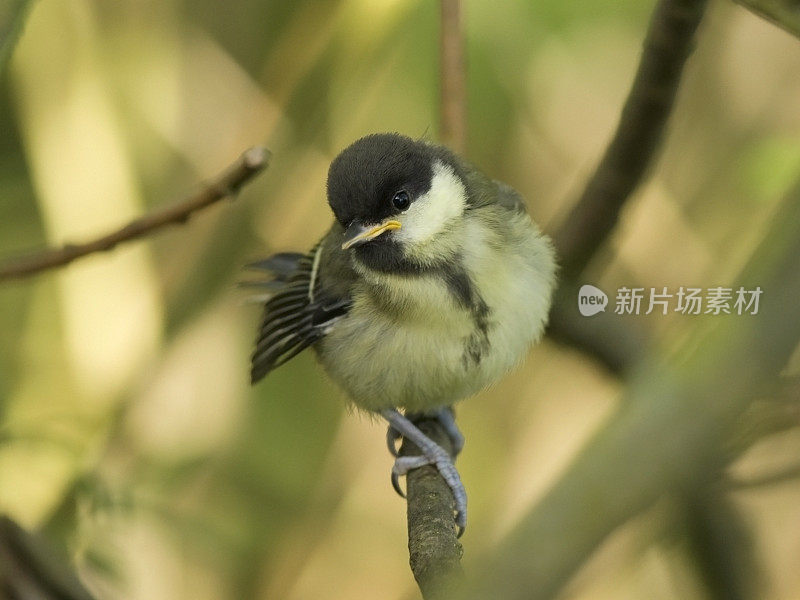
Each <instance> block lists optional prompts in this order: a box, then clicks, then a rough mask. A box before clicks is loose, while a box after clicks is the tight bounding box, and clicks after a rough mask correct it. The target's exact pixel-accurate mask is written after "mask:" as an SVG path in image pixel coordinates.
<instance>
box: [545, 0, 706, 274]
mask: <svg viewBox="0 0 800 600" xmlns="http://www.w3.org/2000/svg"><path fill="white" fill-rule="evenodd" d="M705 8H706V2H705V0H660V1H659V2H658V3H657V4H656V7H655V10H654V12H653V16H652V18H651V20H650V27H649V29H648V32H647V36H646V37H645V41H644V50H643V52H642V57H641V59H640V61H639V68H638V69H637V71H636V77H635V78H634V80H633V85H632V87H631V91H630V93H629V94H628V98H627V100H626V101H625V106H624V107H623V108H622V114H621V115H620V119H619V124H618V125H617V130H616V132H615V133H614V136H613V138H612V140H611V142H610V143H609V145H608V147H607V148H606V151H605V153H604V154H603V158H602V159H601V161H600V164H599V165H598V166H597V169H596V170H595V172H594V174H593V175H592V177H591V178H590V179H589V183H588V184H587V185H586V188H585V189H584V191H583V194H582V195H581V197H580V198H579V199H578V201H577V203H576V204H575V205H574V206H573V208H572V210H571V211H570V213H569V215H567V217H566V219H564V223H563V225H562V226H561V228H560V229H559V230H558V231H557V232H556V235H555V237H554V242H555V245H556V249H557V250H558V256H559V259H560V264H561V273H562V276H563V277H564V279H566V280H573V279H574V278H575V277H577V275H578V274H579V273H580V271H581V270H582V269H583V268H584V267H585V266H586V265H587V264H588V262H589V260H590V259H591V257H592V256H594V254H595V253H596V252H597V250H598V248H600V246H601V244H602V243H603V242H604V241H605V240H606V238H608V236H609V234H610V233H611V231H612V230H613V229H614V226H615V225H616V224H617V221H618V219H619V215H620V211H621V210H622V207H623V205H624V204H625V201H626V200H628V198H630V196H631V194H632V193H633V192H634V190H635V189H636V188H637V186H638V185H639V183H640V182H641V181H642V178H643V177H644V176H645V175H646V173H647V171H648V168H649V167H650V166H651V164H652V162H653V160H655V158H656V157H657V155H658V151H659V148H660V147H661V140H662V137H663V134H664V128H665V126H666V123H667V120H668V119H669V116H670V114H671V113H672V107H673V106H674V104H675V97H676V95H677V93H678V87H679V85H680V81H681V75H682V74H683V67H684V65H685V64H686V61H687V59H688V58H689V56H690V55H691V53H692V50H693V49H694V46H695V32H696V30H697V27H698V26H699V25H700V21H701V19H702V18H703V13H704V12H705Z"/></svg>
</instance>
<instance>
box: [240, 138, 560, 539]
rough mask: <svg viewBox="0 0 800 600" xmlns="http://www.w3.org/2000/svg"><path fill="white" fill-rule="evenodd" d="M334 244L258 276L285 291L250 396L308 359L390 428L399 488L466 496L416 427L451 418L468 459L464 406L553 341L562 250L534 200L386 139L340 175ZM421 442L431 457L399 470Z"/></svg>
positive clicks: (407, 143)
mask: <svg viewBox="0 0 800 600" xmlns="http://www.w3.org/2000/svg"><path fill="white" fill-rule="evenodd" d="M327 200H328V205H329V207H330V209H331V211H332V213H333V217H334V219H333V224H332V225H331V227H330V229H329V230H328V232H327V233H326V234H325V235H324V236H323V237H322V239H320V240H319V242H318V243H317V244H316V245H314V246H313V248H312V249H311V250H310V251H309V252H307V253H296V252H283V253H280V254H275V255H273V256H271V257H269V258H267V259H265V260H261V261H257V262H255V263H252V265H251V266H252V267H254V268H256V269H260V270H262V271H266V272H268V273H269V274H270V276H271V279H269V280H267V281H264V282H262V283H263V285H264V288H265V289H266V290H267V292H268V295H269V297H268V299H267V300H266V302H265V305H264V316H263V320H262V321H261V325H260V328H259V330H258V335H257V339H256V347H255V350H254V352H253V355H252V363H251V381H252V383H253V384H255V383H257V382H258V381H259V380H261V379H262V378H263V377H264V376H266V375H267V374H268V373H270V372H271V371H272V370H274V369H276V368H277V367H279V366H280V365H282V364H284V363H286V362H287V361H288V360H290V359H291V358H293V357H294V356H296V355H297V354H299V353H300V352H302V351H303V350H305V349H307V348H309V347H310V348H313V350H314V351H315V352H316V355H317V358H318V361H319V362H320V363H321V365H322V367H323V368H324V370H325V371H326V372H327V374H328V375H329V376H330V378H331V379H332V380H333V381H334V382H335V383H337V384H338V385H339V386H340V387H341V389H342V390H343V391H344V392H345V394H346V396H347V397H348V400H349V402H351V403H352V405H354V406H355V407H357V408H359V409H362V410H364V411H367V412H368V413H371V414H377V415H380V416H381V417H383V418H385V419H386V421H388V424H389V432H388V434H387V435H388V442H389V447H390V450H391V451H392V453H393V454H394V455H395V463H394V465H393V468H392V483H393V484H394V487H395V489H396V490H398V492H399V493H401V495H402V492H401V491H400V488H399V484H398V478H399V477H400V476H402V475H405V474H406V473H407V472H408V471H410V470H412V469H415V468H418V467H421V466H423V465H427V464H432V465H434V466H436V468H437V469H438V471H439V473H440V474H441V476H442V477H443V479H444V480H445V481H446V482H447V484H448V486H449V487H450V489H451V490H452V492H453V498H454V523H455V525H456V526H457V527H458V534H459V535H461V533H463V531H464V529H465V527H466V523H467V495H466V491H465V488H464V485H463V483H462V481H461V478H460V476H459V474H458V471H457V470H456V468H455V466H454V463H453V458H451V456H450V455H449V454H448V453H447V452H446V451H445V450H444V449H443V448H442V447H441V446H440V445H438V444H436V443H435V442H433V441H432V440H431V439H430V438H428V437H427V436H426V435H425V434H423V433H422V432H421V431H420V429H419V428H418V427H417V426H416V425H415V424H414V423H413V422H412V420H411V419H410V418H409V416H410V415H411V414H412V413H413V414H415V415H416V414H423V415H431V416H434V417H435V418H437V419H438V420H439V421H440V422H441V424H442V425H443V426H444V428H445V430H446V431H447V432H448V434H449V435H450V437H451V439H452V440H453V445H454V448H455V452H454V454H457V453H458V452H459V451H460V449H461V446H463V439H464V438H463V436H462V435H461V432H460V431H459V430H458V428H457V426H456V425H455V420H454V418H453V412H452V408H451V407H452V405H453V404H455V403H456V402H458V401H460V400H462V399H465V398H468V397H470V396H474V395H475V394H477V393H478V392H480V391H481V390H483V389H485V388H487V387H489V386H491V385H492V384H494V383H495V382H496V381H498V380H499V379H500V378H501V377H503V375H505V374H506V373H507V372H509V371H510V370H511V369H513V368H514V367H515V366H516V365H517V364H518V363H519V362H521V361H522V359H523V358H524V357H525V356H526V355H527V353H528V350H529V348H530V347H531V346H532V345H533V344H534V343H536V342H537V341H538V340H539V339H540V338H541V337H542V335H543V331H544V329H545V326H546V324H547V320H548V314H549V309H550V304H551V301H552V295H553V288H554V287H555V282H556V272H557V265H556V257H555V251H554V249H553V245H552V243H551V241H550V239H549V238H548V237H547V236H546V235H545V234H543V233H542V232H541V230H540V229H539V228H538V226H537V225H536V224H535V223H534V221H533V220H532V219H531V217H530V216H529V214H528V212H527V210H526V206H525V202H524V200H523V198H522V197H521V195H520V194H519V193H518V192H516V191H515V190H514V189H513V188H512V187H510V186H509V185H507V184H505V183H502V182H499V181H495V180H493V179H491V178H490V177H488V176H486V175H484V174H483V173H482V172H481V171H480V170H478V169H477V168H476V167H474V166H473V165H472V164H470V163H469V162H467V161H466V160H465V159H463V158H462V157H460V156H459V155H457V154H456V153H454V152H453V151H451V150H449V149H448V148H447V147H445V146H443V145H439V144H436V143H433V142H431V141H428V140H424V139H414V138H411V137H408V136H405V135H402V134H399V133H375V134H370V135H367V136H365V137H362V138H360V139H358V140H356V141H355V142H353V143H352V144H351V145H349V146H348V147H346V148H345V149H344V150H342V151H341V152H340V153H339V154H338V155H337V156H336V157H335V158H334V160H333V161H332V162H331V164H330V167H329V170H328V177H327ZM399 437H404V438H408V439H409V440H410V441H412V442H414V443H415V444H416V445H417V447H418V448H419V449H420V451H421V453H422V454H421V455H420V456H397V452H396V450H395V441H396V440H397V439H398V438H399Z"/></svg>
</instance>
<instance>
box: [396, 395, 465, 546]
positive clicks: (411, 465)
mask: <svg viewBox="0 0 800 600" xmlns="http://www.w3.org/2000/svg"><path fill="white" fill-rule="evenodd" d="M381 415H382V416H383V418H384V419H386V420H387V421H388V422H389V425H390V426H391V428H392V429H394V430H395V431H397V432H398V433H399V434H400V435H402V436H403V437H404V438H406V439H408V440H410V441H411V442H413V443H414V445H415V446H417V448H419V449H420V452H422V455H421V456H398V457H397V459H396V460H395V462H394V467H392V485H393V486H394V489H395V490H397V491H398V492H400V484H399V483H398V479H399V478H400V477H401V476H403V475H405V474H406V473H408V472H409V471H411V470H412V469H417V468H419V467H423V466H425V465H435V466H436V468H437V469H438V471H439V474H440V475H441V476H442V479H444V481H445V483H447V485H448V486H449V487H450V490H451V491H452V492H453V499H454V500H455V507H456V525H458V527H459V535H461V534H462V533H463V532H464V529H465V528H466V526H467V492H466V490H465V489H464V484H463V483H461V477H460V476H459V474H458V471H457V470H456V467H455V465H454V464H453V459H452V458H450V455H449V454H448V453H447V452H446V451H445V450H444V449H443V448H442V447H441V446H439V445H438V444H437V443H435V442H434V441H432V440H431V439H430V438H429V437H428V436H426V435H425V434H424V433H422V431H420V430H419V428H418V427H417V426H416V425H414V423H412V422H411V421H410V420H409V419H407V418H406V417H404V416H403V415H402V414H400V412H399V411H397V410H395V409H386V410H382V411H381ZM400 493H401V495H402V492H400Z"/></svg>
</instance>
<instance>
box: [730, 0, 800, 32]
mask: <svg viewBox="0 0 800 600" xmlns="http://www.w3.org/2000/svg"><path fill="white" fill-rule="evenodd" d="M735 1H736V2H737V3H738V4H741V5H742V6H744V7H746V8H748V9H750V10H751V11H753V12H754V13H755V14H757V15H758V16H760V17H763V18H764V19H766V20H767V21H769V22H770V23H772V24H774V25H777V26H778V27H780V28H781V29H784V30H786V31H788V32H789V33H791V34H792V35H793V36H795V37H800V5H799V4H798V2H797V0H735Z"/></svg>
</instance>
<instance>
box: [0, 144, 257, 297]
mask: <svg viewBox="0 0 800 600" xmlns="http://www.w3.org/2000/svg"><path fill="white" fill-rule="evenodd" d="M269 156H270V153H269V151H268V150H267V149H266V148H262V147H254V148H250V149H249V150H247V151H246V152H245V153H244V154H242V156H241V157H240V158H239V160H237V161H236V162H235V163H234V164H232V165H231V166H229V167H228V168H227V169H226V170H225V171H223V172H222V173H220V174H219V175H218V176H217V177H216V178H215V179H213V180H212V181H211V182H210V183H209V184H207V185H206V186H204V187H203V188H202V189H201V190H200V191H199V192H197V193H196V194H194V195H192V196H190V197H189V198H187V199H186V200H184V201H182V202H178V203H177V204H173V205H172V206H167V207H166V208H163V209H160V210H156V211H153V212H152V213H150V214H147V215H144V216H143V217H140V218H138V219H136V220H134V221H131V222H130V223H128V224H127V225H125V226H124V227H122V228H121V229H117V230H116V231H113V232H111V233H109V234H107V235H104V236H102V237H99V238H97V239H95V240H92V241H90V242H86V243H83V244H66V245H64V246H62V247H60V248H52V249H49V250H44V251H42V252H39V253H36V254H32V255H30V256H25V257H21V258H17V259H14V260H9V261H7V262H6V263H5V264H4V265H3V266H0V282H2V281H6V280H9V279H19V278H22V277H28V276H30V275H34V274H36V273H41V272H42V271H46V270H49V269H54V268H56V267H62V266H64V265H67V264H69V263H71V262H72V261H74V260H76V259H78V258H82V257H84V256H88V255H90V254H93V253H95V252H102V251H106V250H111V249H112V248H114V247H116V246H117V245H118V244H120V243H122V242H127V241H130V240H134V239H137V238H140V237H144V236H146V235H149V234H150V233H153V232H154V231H156V230H158V229H161V228H162V227H165V226H167V225H175V224H178V223H185V222H186V221H187V220H188V219H189V217H190V216H191V215H192V214H194V213H195V212H197V211H199V210H202V209H203V208H206V207H207V206H209V205H211V204H214V203H215V202H218V201H219V200H221V199H223V198H225V197H227V196H231V195H233V194H235V193H236V191H237V190H238V189H239V188H240V187H241V186H242V185H243V184H244V183H245V182H247V181H248V180H250V179H251V178H252V177H253V176H254V175H256V174H257V173H259V172H261V171H263V170H264V169H265V168H266V167H267V165H268V163H269Z"/></svg>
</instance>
